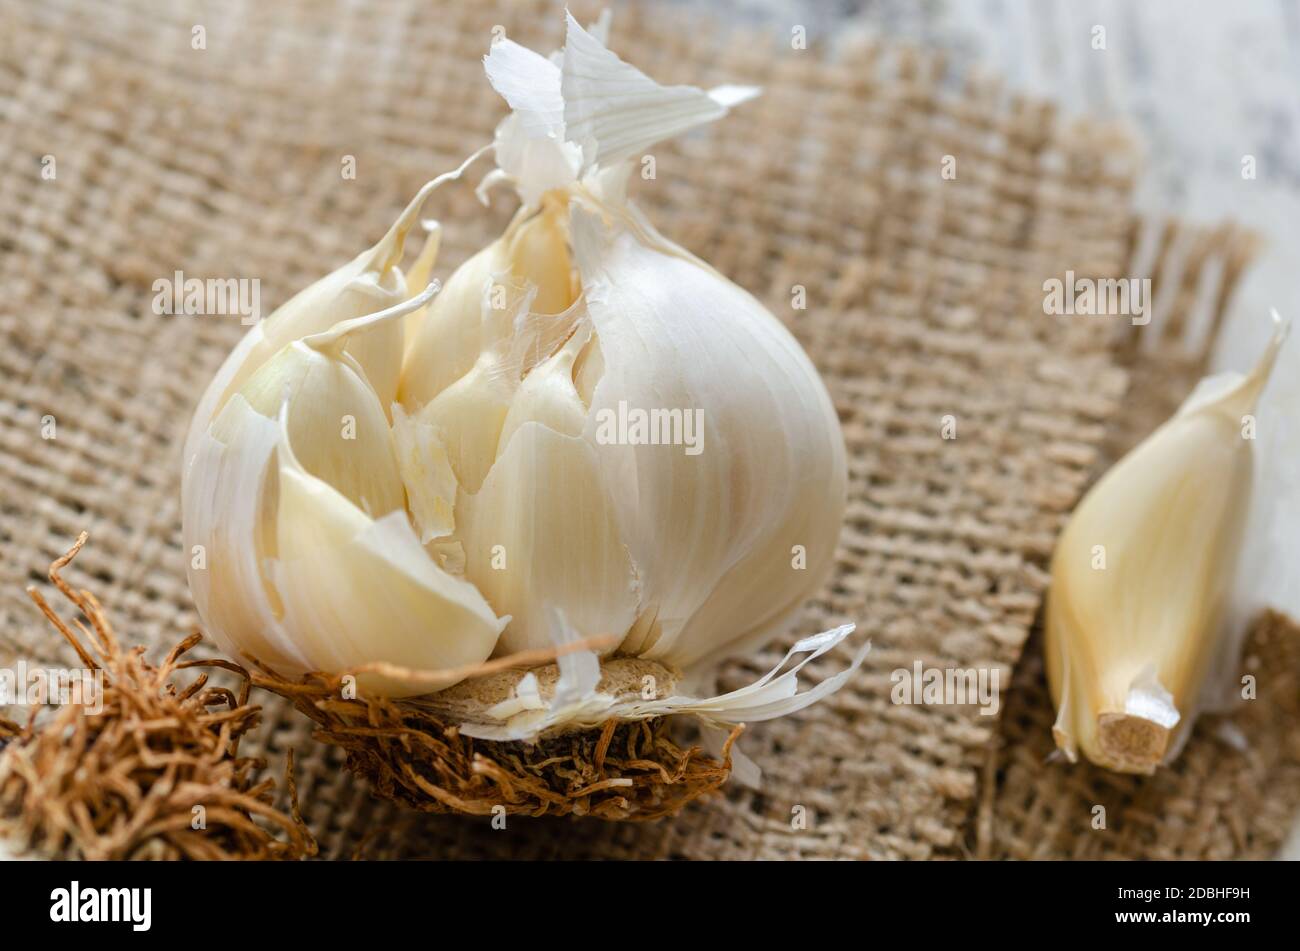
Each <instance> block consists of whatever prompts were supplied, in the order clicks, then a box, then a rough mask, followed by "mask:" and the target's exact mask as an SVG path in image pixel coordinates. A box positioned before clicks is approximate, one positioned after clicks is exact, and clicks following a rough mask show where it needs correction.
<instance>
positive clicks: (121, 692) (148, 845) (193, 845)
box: [0, 532, 317, 859]
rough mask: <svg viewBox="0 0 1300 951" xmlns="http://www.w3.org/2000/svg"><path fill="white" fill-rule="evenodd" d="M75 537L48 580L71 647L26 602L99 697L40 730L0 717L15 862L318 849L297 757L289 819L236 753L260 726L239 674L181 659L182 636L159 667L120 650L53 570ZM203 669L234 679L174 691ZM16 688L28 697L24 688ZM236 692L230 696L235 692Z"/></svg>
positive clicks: (6, 826)
mask: <svg viewBox="0 0 1300 951" xmlns="http://www.w3.org/2000/svg"><path fill="white" fill-rule="evenodd" d="M85 542H86V534H85V533H84V532H83V533H82V534H81V536H80V537H79V538H78V539H77V541H76V543H75V544H74V545H73V547H72V548H71V549H70V550H69V551H68V552H67V553H66V554H65V555H63V557H61V558H59V559H57V560H56V561H55V562H54V563H53V564H52V565H51V566H50V570H49V579H50V582H51V583H52V584H53V585H54V586H55V588H57V589H58V591H59V592H60V593H61V594H62V595H63V596H64V598H66V599H67V600H68V601H69V602H70V603H71V604H73V605H74V606H75V607H76V608H77V609H78V610H79V611H80V612H81V614H82V615H83V616H84V618H85V622H83V621H82V620H81V618H76V619H74V621H73V624H74V625H75V626H76V628H77V629H78V630H79V631H80V633H81V635H82V636H80V637H79V636H78V635H77V633H76V632H74V630H73V629H72V628H71V627H69V626H68V624H67V623H65V622H64V621H63V620H62V619H61V618H60V617H59V615H58V614H57V613H56V612H55V611H54V609H53V608H51V607H50V605H49V604H48V603H47V602H46V601H45V599H44V597H42V596H41V594H40V592H39V591H37V590H36V589H35V588H28V593H29V594H30V595H31V598H32V600H33V601H35V602H36V605H37V607H39V608H40V609H41V612H42V613H43V614H44V615H45V617H46V618H48V619H49V621H50V623H51V624H52V625H54V627H55V628H57V629H58V630H59V632H60V633H61V634H62V635H63V636H64V637H65V638H66V639H67V641H68V642H69V643H70V644H71V645H72V647H73V649H74V650H75V651H76V653H77V656H78V657H79V658H80V659H81V662H82V664H84V665H85V667H86V669H87V670H89V671H92V672H95V673H96V674H100V673H102V678H103V679H102V686H99V687H97V688H96V689H94V690H89V691H88V690H78V691H76V692H74V693H72V694H71V698H72V699H71V702H67V703H64V704H63V705H62V706H60V707H59V708H58V709H57V712H55V714H54V715H53V716H52V717H48V718H45V719H44V721H43V722H41V723H40V724H39V725H38V723H37V716H36V714H37V713H38V712H39V710H40V707H33V714H32V716H31V717H30V718H29V720H28V723H27V724H26V726H19V725H18V724H16V723H12V722H10V721H7V720H4V719H3V718H0V744H3V751H0V836H3V837H4V838H6V839H8V840H10V841H11V842H12V843H13V844H14V845H16V846H17V847H18V848H19V849H20V850H22V851H29V852H33V853H35V854H37V855H41V856H46V857H54V858H86V859H298V858H302V857H303V856H307V855H315V854H316V851H317V847H316V842H315V840H314V838H313V837H312V835H311V832H310V831H309V830H308V828H307V826H306V825H305V824H304V822H303V820H302V817H301V815H300V813H299V810H298V798H297V790H296V788H295V785H294V781H293V753H292V751H290V753H289V755H288V757H287V762H286V768H285V777H286V782H287V786H288V794H289V802H290V812H289V813H288V814H286V813H284V812H281V811H280V810H278V809H276V808H275V807H274V806H273V804H272V802H273V797H274V793H275V789H276V783H275V780H274V779H272V778H266V779H259V776H260V774H261V772H262V770H263V769H264V768H265V767H266V761H265V760H263V759H261V758H257V757H247V756H242V757H241V756H240V755H239V742H240V739H241V738H242V737H243V736H244V735H245V734H247V733H248V731H249V730H251V729H252V728H253V727H255V726H256V725H257V723H258V721H259V720H260V718H261V707H259V706H256V705H254V704H250V703H249V692H250V690H251V687H252V684H251V683H250V681H249V678H248V675H247V672H246V671H245V670H244V669H243V668H242V667H240V666H239V665H237V664H232V663H229V662H227V661H223V660H182V659H181V658H182V657H183V656H184V655H185V654H186V653H187V652H189V651H190V650H192V649H193V648H194V647H195V645H197V644H198V643H199V641H200V640H201V639H202V636H201V635H200V634H197V633H195V634H191V635H190V636H189V637H187V638H185V639H184V640H183V641H181V642H180V643H179V644H177V645H176V646H174V647H173V648H172V649H171V651H170V652H169V653H168V654H167V656H166V658H165V659H164V660H163V662H162V663H161V664H160V665H158V666H154V665H152V664H150V663H149V662H148V661H147V660H145V657H144V654H145V649H144V648H143V647H133V648H124V647H123V646H122V645H121V643H120V642H119V641H118V639H117V637H116V635H115V634H114V633H113V629H112V626H111V625H110V624H109V621H108V618H107V616H106V615H105V613H104V610H103V608H102V607H101V606H100V604H99V602H98V601H97V600H96V599H95V597H94V595H92V594H91V593H90V592H89V591H85V590H81V591H78V590H75V589H73V588H72V587H71V586H70V585H69V584H68V583H67V582H66V581H64V580H63V578H62V577H61V576H60V574H59V572H60V571H61V569H63V568H64V567H65V566H67V564H68V563H69V562H71V561H72V559H73V558H74V557H76V555H77V553H78V552H79V551H80V550H81V548H82V546H83V545H84V544H85ZM192 667H211V668H216V669H221V670H225V671H228V672H230V673H233V674H235V675H237V676H238V677H240V678H241V682H240V683H239V684H238V685H237V686H236V687H235V689H234V690H232V689H230V688H228V687H223V686H215V685H209V683H208V674H207V673H201V674H200V675H199V676H198V677H197V678H196V679H195V680H194V681H192V682H191V683H189V684H188V685H185V686H179V685H177V684H176V683H175V682H174V681H173V678H174V675H175V674H176V673H177V672H178V671H180V670H184V669H187V668H192ZM19 689H24V688H23V686H20V687H19ZM236 691H238V692H237V693H236Z"/></svg>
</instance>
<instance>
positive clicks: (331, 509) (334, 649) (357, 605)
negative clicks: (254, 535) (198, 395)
mask: <svg viewBox="0 0 1300 951" xmlns="http://www.w3.org/2000/svg"><path fill="white" fill-rule="evenodd" d="M278 448H279V451H278V454H277V455H278V471H277V475H278V483H279V485H278V496H277V509H276V514H275V524H276V537H277V552H276V556H275V558H274V559H272V560H271V561H270V563H269V565H268V568H267V572H268V575H269V577H270V579H271V582H272V584H274V586H275V589H276V591H277V592H278V594H279V597H280V599H281V601H282V603H283V605H284V624H285V626H286V627H287V628H289V629H290V630H293V631H295V632H296V635H297V638H298V643H299V645H300V646H301V649H302V650H303V652H304V653H305V654H306V655H307V656H308V657H310V658H312V659H313V660H314V661H316V662H317V667H318V669H325V670H336V671H337V670H346V669H350V668H357V667H361V666H363V665H365V664H369V663H376V662H378V663H388V664H395V665H398V666H401V667H406V668H410V669H416V670H441V669H447V668H455V667H461V666H465V665H469V664H476V663H479V662H481V661H483V660H486V659H487V657H488V656H489V655H490V654H491V653H492V648H493V645H494V644H495V643H496V641H497V638H498V636H499V634H500V632H501V629H502V627H503V626H504V625H505V623H506V622H507V621H508V620H509V619H508V618H504V619H498V618H497V617H496V616H495V615H494V614H493V612H492V609H491V607H490V606H489V605H488V603H487V602H486V601H485V600H484V599H483V597H482V595H481V594H479V592H478V591H477V590H476V589H475V587H474V586H473V585H472V584H469V583H468V582H466V581H463V580H461V579H459V578H455V577H453V576H451V575H450V574H448V573H447V572H445V571H443V570H442V569H441V568H440V567H439V566H438V565H437V564H436V563H435V562H434V561H433V559H432V558H430V557H429V555H428V553H427V552H425V550H424V549H423V548H422V547H421V545H420V542H419V539H418V538H416V536H415V533H414V532H413V531H412V529H411V526H410V523H409V522H408V520H407V518H406V515H405V513H404V512H390V513H388V514H387V515H385V516H383V517H382V518H379V519H371V518H369V517H368V516H367V515H366V514H365V513H364V512H362V511H361V510H360V509H359V508H357V507H356V506H355V505H353V504H352V502H350V501H349V500H348V499H347V498H346V497H344V496H343V495H342V494H340V493H339V492H336V491H335V490H334V489H333V488H331V487H330V486H329V485H327V484H326V483H325V482H323V481H321V480H320V479H317V478H315V477H314V476H312V475H310V474H309V473H308V472H307V471H306V469H304V468H303V466H302V465H301V463H299V461H298V460H297V458H296V457H295V455H294V451H293V448H292V444H291V443H290V442H289V440H288V438H287V437H283V436H282V439H281V442H280V443H279V447H278ZM358 683H359V684H360V685H361V686H362V688H363V689H365V690H367V691H374V692H380V693H383V694H385V695H387V696H409V695H414V694H418V693H422V692H424V691H425V690H427V688H424V687H420V686H418V685H412V684H408V683H404V682H403V681H401V680H395V679H393V678H389V677H384V676H379V675H376V674H363V675H361V676H360V677H359V678H358Z"/></svg>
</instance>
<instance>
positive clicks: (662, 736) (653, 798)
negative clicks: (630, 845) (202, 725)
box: [252, 670, 743, 821]
mask: <svg viewBox="0 0 1300 951" xmlns="http://www.w3.org/2000/svg"><path fill="white" fill-rule="evenodd" d="M252 676H253V682H254V684H255V685H256V686H258V687H261V688H263V689H265V690H269V691H271V692H273V693H277V694H279V695H280V696H283V697H285V698H286V699H288V700H289V701H290V702H291V703H292V704H293V705H294V706H295V707H296V708H297V709H298V710H299V711H300V712H301V713H303V714H304V715H306V716H307V717H309V718H310V719H311V720H312V721H314V722H315V723H316V730H315V732H314V734H313V737H314V738H315V739H317V740H319V741H321V742H324V743H330V744H333V745H335V746H338V747H340V748H341V749H342V750H344V752H345V753H346V754H347V759H346V765H347V768H348V770H349V771H351V772H352V773H353V774H355V775H357V776H359V777H361V778H363V779H365V780H367V782H368V783H369V786H370V789H371V791H372V793H373V794H374V795H376V796H378V797H380V798H382V799H388V800H390V801H392V802H395V803H398V804H400V805H403V806H406V807H408V808H410V809H414V810H417V811H420V812H429V813H459V814H462V815H472V816H485V815H492V816H495V815H501V814H506V815H527V816H545V815H551V816H565V815H574V816H594V817H596V818H599V819H608V820H622V821H646V820H651V819H660V818H663V817H665V816H672V815H675V814H677V813H678V812H680V811H681V810H682V809H683V808H684V807H685V806H686V805H687V804H688V803H690V802H692V801H694V800H696V799H700V798H702V797H705V796H708V795H711V794H713V793H716V792H718V791H719V790H720V789H721V788H722V786H723V784H724V783H725V782H726V781H727V778H728V777H729V776H730V774H731V751H732V746H733V744H734V743H735V741H736V738H737V737H739V736H740V733H741V732H742V730H743V727H742V726H736V727H734V728H733V729H732V731H731V734H730V736H728V738H727V740H726V742H725V744H724V746H723V748H722V752H721V759H715V758H713V757H711V756H708V755H706V754H705V753H704V752H703V751H702V750H701V748H700V747H697V746H689V747H685V748H684V747H682V746H680V745H678V743H676V742H675V741H674V740H673V739H672V737H671V735H670V728H671V725H672V724H671V719H672V718H670V717H657V718H653V719H646V720H619V719H610V720H607V721H606V722H605V723H604V725H603V726H602V727H600V728H598V729H590V730H580V731H573V732H568V733H562V734H558V735H549V736H545V735H544V736H542V737H540V738H539V739H538V741H537V742H535V743H525V742H522V741H492V740H481V739H475V738H473V737H469V736H465V735H464V734H463V733H461V732H460V728H459V726H458V725H457V724H456V723H455V722H452V721H451V720H449V719H447V718H446V717H445V716H440V715H439V714H438V713H435V712H433V711H430V710H428V709H425V708H423V707H422V706H420V704H419V702H418V700H401V699H398V700H394V699H387V698H382V697H368V698H366V699H349V698H348V697H347V695H346V692H345V690H344V686H345V684H344V681H343V680H342V678H339V677H328V676H324V675H320V674H312V675H308V676H307V677H305V678H303V679H301V680H300V681H298V682H292V681H289V680H285V679H283V678H280V677H278V676H276V675H275V674H273V673H271V672H270V671H266V670H263V671H262V672H260V673H254V674H253V675H252Z"/></svg>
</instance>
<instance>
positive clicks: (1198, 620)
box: [1045, 325, 1285, 773]
mask: <svg viewBox="0 0 1300 951" xmlns="http://www.w3.org/2000/svg"><path fill="white" fill-rule="evenodd" d="M1284 337H1285V331H1284V330H1283V329H1281V327H1280V325H1279V329H1278V331H1277V333H1276V334H1275V335H1274V337H1273V340H1272V341H1271V342H1270V344H1269V346H1268V348H1267V350H1266V351H1265V352H1264V354H1263V356H1262V357H1261V358H1260V360H1259V362H1258V363H1257V364H1256V366H1255V367H1254V369H1253V370H1251V372H1250V373H1249V374H1248V375H1246V376H1244V377H1242V376H1240V375H1237V374H1224V375H1222V376H1219V377H1214V378H1211V379H1209V380H1206V381H1203V382H1202V384H1201V386H1199V387H1198V388H1197V390H1196V391H1195V392H1194V393H1193V394H1192V396H1191V397H1190V398H1189V399H1188V400H1187V402H1186V403H1185V404H1184V405H1183V406H1182V407H1181V408H1180V409H1179V411H1178V412H1177V413H1176V414H1175V415H1174V416H1173V417H1172V418H1171V419H1170V420H1169V421H1168V422H1166V423H1165V424H1164V425H1162V426H1161V427H1160V428H1159V429H1157V430H1156V431H1155V432H1154V433H1152V434H1151V435H1150V436H1148V437H1147V439H1146V440H1145V441H1143V442H1142V443H1141V444H1140V445H1139V446H1137V448H1135V449H1133V450H1132V451H1131V452H1130V453H1129V454H1128V455H1126V456H1125V457H1124V458H1123V459H1121V460H1120V461H1119V462H1118V463H1116V464H1115V465H1114V466H1113V467H1112V468H1111V469H1110V470H1109V471H1108V472H1106V474H1105V475H1104V476H1102V478H1101V479H1100V481H1098V482H1097V484H1096V485H1095V486H1094V487H1093V488H1092V489H1091V490H1090V491H1089V492H1088V494H1087V495H1086V496H1085V497H1084V499H1083V501H1082V502H1080V503H1079V505H1078V507H1077V508H1076V509H1075V512H1074V514H1073V515H1072V516H1071V518H1070V521H1069V523H1068V524H1067V526H1066V528H1065V531H1064V532H1062V534H1061V537H1060V539H1059V540H1058V542H1057V546H1056V551H1055V554H1054V556H1053V558H1052V582H1051V587H1050V590H1049V593H1048V599H1047V610H1046V645H1045V650H1046V661H1047V673H1048V679H1049V682H1050V684H1051V688H1052V697H1053V700H1054V701H1055V703H1056V705H1057V712H1058V716H1057V722H1056V725H1055V727H1054V728H1053V735H1054V736H1055V738H1056V743H1057V746H1058V747H1060V748H1061V749H1062V750H1063V751H1064V752H1065V753H1066V755H1067V756H1068V757H1069V758H1070V759H1071V760H1074V759H1076V758H1077V756H1078V754H1079V752H1080V751H1082V753H1083V755H1084V756H1086V757H1087V758H1088V759H1089V760H1091V761H1092V762H1094V763H1097V764H1098V765H1100V766H1105V767H1107V768H1109V769H1114V770H1117V771H1120V772H1126V773H1150V772H1153V771H1154V770H1155V768H1156V766H1158V765H1160V764H1162V763H1167V762H1169V761H1170V760H1171V759H1172V758H1173V757H1174V756H1176V755H1177V753H1178V751H1179V749H1180V748H1181V746H1182V743H1183V742H1184V741H1185V740H1186V738H1187V736H1188V734H1189V732H1190V730H1191V727H1192V723H1193V721H1194V719H1195V716H1196V713H1197V705H1198V702H1199V700H1200V697H1201V692H1202V688H1203V686H1204V685H1205V683H1206V680H1207V678H1209V677H1216V676H1227V675H1229V674H1230V673H1231V672H1230V671H1223V670H1218V671H1216V670H1211V669H1210V664H1211V661H1212V659H1213V658H1215V657H1216V655H1217V654H1218V653H1219V646H1220V644H1221V642H1222V640H1223V638H1224V636H1225V634H1226V632H1225V630H1224V621H1225V610H1226V607H1227V603H1228V597H1229V594H1230V591H1231V589H1232V585H1233V578H1234V574H1235V570H1236V565H1237V561H1238V556H1239V552H1240V547H1241V541H1242V534H1243V531H1244V527H1245V524H1246V516H1247V513H1248V511H1249V508H1250V496H1251V472H1252V464H1253V462H1252V459H1253V447H1254V441H1253V433H1252V428H1251V426H1250V424H1249V421H1248V420H1247V419H1246V417H1248V416H1250V415H1251V414H1253V412H1254V409H1255V404H1256V401H1257V400H1258V398H1259V395H1260V393H1261V391H1262V390H1263V388H1264V385H1265V383H1266V382H1267V380H1268V377H1269V374H1270V372H1271V371H1272V368H1273V364H1274V361H1275V359H1276V357H1277V353H1278V349H1279V347H1280V346H1281V343H1282V340H1283V338H1284Z"/></svg>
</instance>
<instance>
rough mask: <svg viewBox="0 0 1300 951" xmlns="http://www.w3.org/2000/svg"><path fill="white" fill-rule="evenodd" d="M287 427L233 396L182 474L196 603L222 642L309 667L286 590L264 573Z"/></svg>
mask: <svg viewBox="0 0 1300 951" xmlns="http://www.w3.org/2000/svg"><path fill="white" fill-rule="evenodd" d="M279 439H280V428H279V426H278V425H277V424H276V422H275V421H274V420H272V419H267V418H266V417H265V416H263V415H262V414H260V413H258V412H256V411H255V410H253V408H252V407H251V406H249V405H248V402H247V401H246V400H245V399H244V398H243V397H242V396H240V395H239V394H235V395H234V396H233V397H231V398H230V399H229V400H228V401H227V402H226V404H225V406H224V407H223V408H222V410H221V413H220V414H219V415H218V417H217V419H216V420H215V421H214V422H213V424H212V426H211V428H210V429H203V430H201V431H200V432H199V436H198V439H197V441H196V446H195V450H194V453H193V454H192V455H191V456H190V462H189V465H188V467H187V472H186V477H185V479H184V480H183V482H182V499H181V504H182V508H183V509H184V510H185V512H186V518H185V520H184V525H183V529H182V537H183V543H184V545H185V551H186V553H187V555H188V559H189V560H188V562H187V565H186V570H187V574H188V579H189V584H190V591H191V592H192V593H193V595H194V604H195V607H196V608H197V609H198V612H199V616H200V617H202V618H203V621H204V626H205V628H206V629H207V631H208V633H209V634H211V635H212V637H213V639H214V640H215V641H216V642H217V645H218V646H219V647H220V648H221V649H222V650H223V651H225V652H226V653H227V654H229V655H230V656H232V657H244V658H248V657H252V658H256V659H257V660H259V661H261V662H262V663H264V664H268V665H270V666H271V667H272V668H274V669H276V670H280V671H283V672H286V673H289V674H301V673H305V672H306V671H307V670H309V669H311V662H310V661H309V660H308V658H307V656H306V655H305V654H304V653H303V651H302V650H301V649H300V648H299V647H298V645H297V643H296V641H295V640H294V638H292V637H290V636H288V634H287V632H285V631H284V629H283V627H282V626H281V624H280V615H281V605H280V601H279V597H278V596H277V595H276V593H275V591H274V589H273V588H272V587H271V584H270V580H269V579H268V578H267V576H266V574H265V573H264V570H263V569H264V564H263V561H262V558H261V556H260V554H259V552H260V548H261V546H260V544H259V540H260V539H262V538H264V537H265V536H266V535H267V528H268V512H269V513H271V518H270V519H269V527H270V530H271V532H272V533H273V531H274V520H273V512H274V503H273V501H272V502H271V503H270V506H271V507H270V508H269V509H268V499H270V498H273V495H274V485H273V484H270V485H268V481H267V478H266V477H267V471H268V467H269V465H270V463H271V459H272V456H273V454H274V452H275V447H276V445H277V443H278V442H279Z"/></svg>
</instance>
